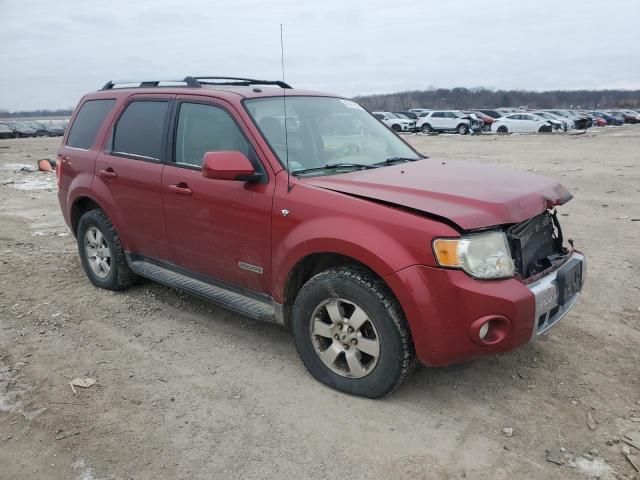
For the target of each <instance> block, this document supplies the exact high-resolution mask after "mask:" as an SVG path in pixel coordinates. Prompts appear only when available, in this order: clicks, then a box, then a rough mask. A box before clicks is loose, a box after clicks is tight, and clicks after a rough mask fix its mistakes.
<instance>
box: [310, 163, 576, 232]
mask: <svg viewBox="0 0 640 480" xmlns="http://www.w3.org/2000/svg"><path fill="white" fill-rule="evenodd" d="M301 180H302V181H304V182H305V183H308V184H311V185H314V186H316V187H320V188H326V189H328V190H333V191H336V192H341V193H345V194H348V195H353V196H357V197H361V198H366V199H371V200H374V201H379V202H384V203H388V204H392V205H397V206H401V207H407V208H411V209H414V210H419V211H422V212H425V213H426V214H430V215H433V216H436V217H441V218H444V219H447V220H449V221H450V222H453V223H455V224H456V225H458V226H459V227H460V228H461V229H463V230H473V229H478V228H485V227H491V226H494V225H501V224H507V223H518V222H522V221H523V220H526V219H528V218H531V217H533V216H535V215H537V214H539V213H541V212H543V211H544V210H545V209H546V208H551V207H553V206H555V205H562V204H563V203H566V202H567V201H569V200H570V199H571V194H570V193H569V192H568V191H567V189H566V188H564V187H563V186H562V185H560V184H559V183H558V182H556V181H554V180H550V179H548V178H545V177H542V176H539V175H533V174H529V173H526V172H518V171H515V170H510V169H507V168H502V167H496V166H492V165H482V164H475V163H470V162H462V161H452V160H438V159H434V158H427V159H424V160H420V161H417V162H413V163H403V164H399V165H393V166H388V167H383V168H378V169H375V170H358V171H355V172H349V173H344V174H338V175H329V176H319V177H303V178H301Z"/></svg>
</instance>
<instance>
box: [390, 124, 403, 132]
mask: <svg viewBox="0 0 640 480" xmlns="http://www.w3.org/2000/svg"><path fill="white" fill-rule="evenodd" d="M391 130H393V131H394V132H396V133H400V132H401V131H402V128H401V127H400V125H395V124H394V125H391Z"/></svg>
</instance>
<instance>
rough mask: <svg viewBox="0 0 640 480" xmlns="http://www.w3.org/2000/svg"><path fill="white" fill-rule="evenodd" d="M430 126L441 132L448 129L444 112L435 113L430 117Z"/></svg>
mask: <svg viewBox="0 0 640 480" xmlns="http://www.w3.org/2000/svg"><path fill="white" fill-rule="evenodd" d="M429 124H430V125H431V128H433V129H434V130H441V129H444V128H446V126H445V121H444V113H443V112H433V113H432V114H431V116H430V117H429Z"/></svg>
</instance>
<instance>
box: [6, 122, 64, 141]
mask: <svg viewBox="0 0 640 480" xmlns="http://www.w3.org/2000/svg"><path fill="white" fill-rule="evenodd" d="M68 123H69V120H37V121H26V120H25V121H17V122H15V121H7V122H5V121H2V120H0V138H26V137H61V136H63V135H64V131H65V130H66V128H67V124H68Z"/></svg>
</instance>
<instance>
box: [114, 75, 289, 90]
mask: <svg viewBox="0 0 640 480" xmlns="http://www.w3.org/2000/svg"><path fill="white" fill-rule="evenodd" d="M176 83H179V84H185V86H187V87H194V88H201V87H202V86H203V85H233V86H241V87H249V86H251V85H276V86H278V87H280V88H291V85H289V84H288V83H285V82H282V81H280V80H256V79H254V78H242V77H216V76H213V77H212V76H198V77H195V76H188V77H184V78H183V79H180V80H143V81H141V80H110V81H108V82H107V83H105V84H104V86H103V87H102V88H101V90H113V89H115V88H149V87H169V86H171V87H173V86H176V85H168V84H176ZM162 84H165V85H162Z"/></svg>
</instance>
